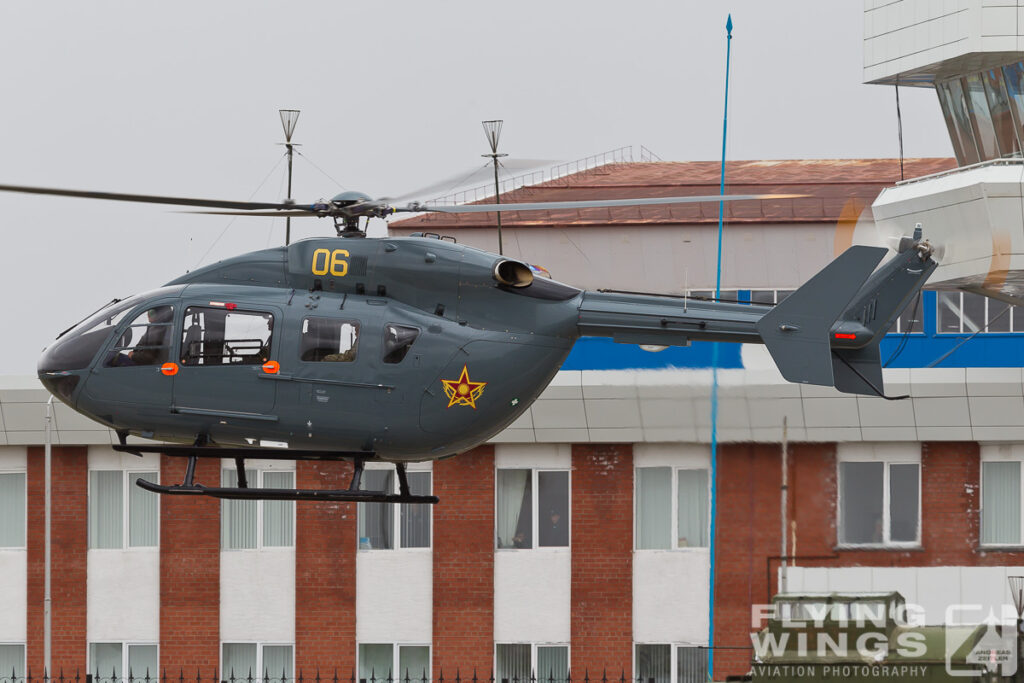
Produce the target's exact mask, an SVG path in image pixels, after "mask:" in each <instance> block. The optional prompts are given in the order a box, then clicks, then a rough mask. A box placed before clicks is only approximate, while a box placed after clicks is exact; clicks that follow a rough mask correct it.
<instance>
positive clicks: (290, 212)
mask: <svg viewBox="0 0 1024 683" xmlns="http://www.w3.org/2000/svg"><path fill="white" fill-rule="evenodd" d="M175 213H199V214H203V215H206V216H272V217H274V218H277V217H279V216H281V217H284V218H308V217H310V216H313V217H320V218H322V217H323V216H325V215H328V214H319V213H316V212H315V211H305V210H303V209H294V208H293V209H278V210H276V211H180V212H175Z"/></svg>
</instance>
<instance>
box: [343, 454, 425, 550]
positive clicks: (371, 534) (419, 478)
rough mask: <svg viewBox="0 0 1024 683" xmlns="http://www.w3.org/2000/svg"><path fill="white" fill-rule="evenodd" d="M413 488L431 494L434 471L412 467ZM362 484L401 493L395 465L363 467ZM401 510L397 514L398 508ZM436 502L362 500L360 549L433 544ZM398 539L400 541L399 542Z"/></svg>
mask: <svg viewBox="0 0 1024 683" xmlns="http://www.w3.org/2000/svg"><path fill="white" fill-rule="evenodd" d="M406 476H407V477H408V480H409V492H410V493H411V494H413V495H414V496H429V495H430V489H431V473H430V472H428V471H423V470H410V471H408V472H407V473H406ZM359 488H360V489H362V490H364V491H384V492H385V493H398V492H399V491H398V477H397V476H396V475H395V471H394V470H393V469H390V468H389V469H367V470H364V471H363V478H362V479H361V480H360V485H359ZM396 508H397V510H398V514H397V515H396V514H395V510H396ZM432 510H433V506H432V505H420V504H415V505H414V504H410V503H402V504H401V505H398V506H396V505H393V504H391V503H359V511H358V515H359V549H360V550H391V549H394V548H396V547H398V548H429V547H430V521H431V513H432ZM396 539H397V544H396Z"/></svg>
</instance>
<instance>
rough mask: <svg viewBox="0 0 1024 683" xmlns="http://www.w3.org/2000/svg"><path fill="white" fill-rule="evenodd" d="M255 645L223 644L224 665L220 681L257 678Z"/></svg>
mask: <svg viewBox="0 0 1024 683" xmlns="http://www.w3.org/2000/svg"><path fill="white" fill-rule="evenodd" d="M258 675H259V674H258V672H257V668H256V643H224V663H223V666H222V667H221V675H220V677H221V680H224V681H242V680H247V679H248V678H250V677H252V678H253V679H255V678H257V676H258Z"/></svg>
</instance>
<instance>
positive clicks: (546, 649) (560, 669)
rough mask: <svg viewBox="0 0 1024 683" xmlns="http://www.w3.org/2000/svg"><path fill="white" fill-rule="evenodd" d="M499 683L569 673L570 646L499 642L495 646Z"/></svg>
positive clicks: (556, 678) (539, 680)
mask: <svg viewBox="0 0 1024 683" xmlns="http://www.w3.org/2000/svg"><path fill="white" fill-rule="evenodd" d="M494 655H495V657H494V659H495V665H496V666H495V668H494V671H495V674H496V676H495V681H496V683H530V681H537V683H544V682H545V681H549V680H550V681H564V680H566V678H568V676H569V646H568V645H548V644H544V645H540V644H534V643H508V644H506V643H499V644H498V645H496V646H495V648H494Z"/></svg>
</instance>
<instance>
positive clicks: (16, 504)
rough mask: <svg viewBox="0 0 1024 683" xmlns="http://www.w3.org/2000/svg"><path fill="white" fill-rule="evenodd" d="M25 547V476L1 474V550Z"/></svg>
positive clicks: (0, 671)
mask: <svg viewBox="0 0 1024 683" xmlns="http://www.w3.org/2000/svg"><path fill="white" fill-rule="evenodd" d="M24 547H25V474H24V472H12V473H10V474H0V548H24ZM12 647H14V646H12ZM17 647H21V646H20V645H19V646H17ZM7 673H8V674H9V673H10V671H8V672H7ZM3 675H4V670H3V669H0V676H3Z"/></svg>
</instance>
